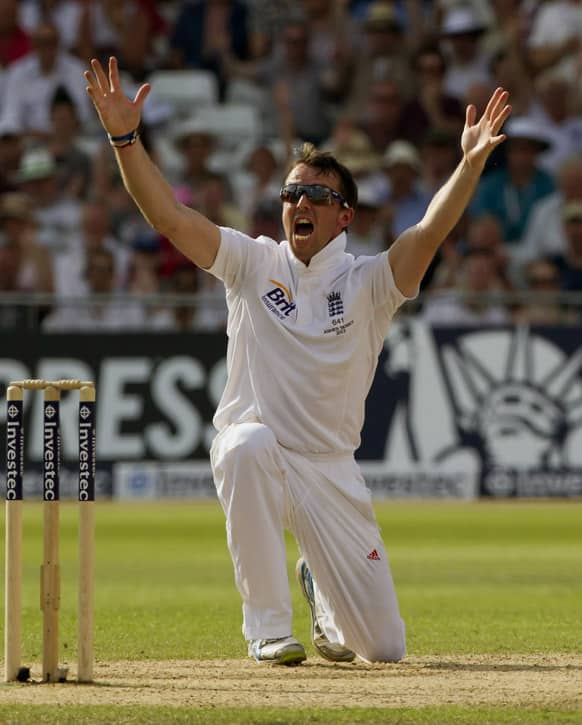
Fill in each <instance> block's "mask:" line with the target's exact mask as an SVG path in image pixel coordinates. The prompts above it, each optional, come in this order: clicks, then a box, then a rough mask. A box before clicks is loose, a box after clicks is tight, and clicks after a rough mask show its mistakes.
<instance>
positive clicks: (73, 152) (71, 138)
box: [47, 86, 91, 199]
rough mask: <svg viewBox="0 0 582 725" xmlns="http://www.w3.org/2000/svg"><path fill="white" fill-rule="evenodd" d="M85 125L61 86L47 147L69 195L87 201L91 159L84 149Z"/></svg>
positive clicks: (55, 101) (61, 187)
mask: <svg viewBox="0 0 582 725" xmlns="http://www.w3.org/2000/svg"><path fill="white" fill-rule="evenodd" d="M80 128H81V125H80V123H79V116H78V114H77V109H76V107H75V104H74V102H73V99H72V98H71V96H70V95H69V93H68V91H67V90H66V88H63V87H61V86H59V87H58V88H57V89H56V91H55V94H54V96H53V99H52V101H51V133H50V135H49V137H48V141H47V148H48V150H49V151H50V153H51V154H52V156H53V158H54V160H55V164H56V166H57V183H58V186H59V188H60V189H64V190H65V193H66V194H67V195H70V196H72V197H74V198H78V199H84V198H85V197H86V196H87V194H88V192H89V186H90V183H91V159H90V157H89V156H88V155H87V154H86V153H85V152H84V151H83V150H82V149H81V148H80V146H79V144H78V140H77V139H78V136H79V130H80Z"/></svg>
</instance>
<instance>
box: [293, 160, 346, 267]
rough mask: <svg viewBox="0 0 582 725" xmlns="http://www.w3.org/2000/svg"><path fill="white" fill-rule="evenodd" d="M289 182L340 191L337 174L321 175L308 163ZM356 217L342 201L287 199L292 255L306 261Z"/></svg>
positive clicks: (299, 168)
mask: <svg viewBox="0 0 582 725" xmlns="http://www.w3.org/2000/svg"><path fill="white" fill-rule="evenodd" d="M285 183H287V184H321V185H323V186H328V187H329V188H330V189H333V190H334V191H337V192H338V193H340V194H341V191H340V180H339V178H338V177H337V176H336V175H335V174H330V175H327V174H321V173H320V172H318V170H317V169H313V168H311V167H310V166H306V165H305V164H299V165H298V166H296V167H295V168H294V169H292V170H291V173H290V174H289V176H288V177H287V179H286V181H285ZM353 216H354V210H353V209H346V208H345V207H342V205H341V204H340V202H339V201H335V200H334V202H333V203H332V204H331V205H329V206H327V205H326V206H319V205H315V204H312V203H311V202H310V201H309V199H308V198H307V196H306V195H305V194H304V195H303V196H302V197H301V198H300V199H299V201H298V202H297V203H296V204H293V203H291V202H284V204H283V229H284V230H285V235H286V237H287V239H288V240H289V244H290V245H291V249H292V250H293V254H294V255H295V256H296V257H297V259H300V260H301V261H302V262H303V263H304V264H309V261H310V259H311V258H312V257H313V256H314V255H315V254H317V253H318V252H319V251H321V250H322V249H323V248H324V247H325V245H326V244H327V243H328V242H330V241H331V240H332V239H334V238H335V237H337V235H338V234H339V233H340V232H341V231H342V230H343V229H344V228H345V227H347V226H348V225H349V224H350V222H351V220H352V218H353Z"/></svg>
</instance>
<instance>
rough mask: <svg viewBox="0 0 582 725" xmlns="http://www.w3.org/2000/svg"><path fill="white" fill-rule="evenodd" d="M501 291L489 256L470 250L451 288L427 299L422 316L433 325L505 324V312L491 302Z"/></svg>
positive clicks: (490, 254)
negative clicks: (456, 280)
mask: <svg viewBox="0 0 582 725" xmlns="http://www.w3.org/2000/svg"><path fill="white" fill-rule="evenodd" d="M502 288H503V284H502V282H501V280H500V279H499V277H498V275H497V272H496V263H495V259H494V256H493V254H492V253H491V252H490V251H489V250H486V249H471V250H469V251H468V252H467V253H466V254H465V255H464V256H463V258H462V259H461V263H460V267H459V278H458V283H457V284H456V286H455V288H453V289H451V290H449V291H447V292H445V293H441V294H439V295H438V296H435V297H430V298H429V299H428V300H427V302H426V303H425V306H424V309H423V312H422V317H423V319H424V320H425V321H426V322H428V323H429V324H431V325H436V326H464V325H474V326H483V325H502V324H505V323H507V322H509V315H508V313H507V310H506V309H505V308H504V307H503V306H501V305H500V304H499V303H498V302H497V301H496V300H495V295H496V294H498V293H499V291H500V290H502Z"/></svg>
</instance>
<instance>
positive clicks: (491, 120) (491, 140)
mask: <svg viewBox="0 0 582 725" xmlns="http://www.w3.org/2000/svg"><path fill="white" fill-rule="evenodd" d="M508 98H509V93H508V92H507V91H505V90H503V88H497V89H496V90H495V92H494V93H493V95H492V96H491V98H490V99H489V103H488V104H487V108H486V109H485V112H484V113H483V115H482V116H481V118H480V119H479V122H478V123H475V121H476V117H477V109H476V108H475V106H473V105H471V106H467V114H466V120H465V128H464V130H463V135H462V137H461V147H462V149H463V153H464V154H465V158H466V159H467V161H468V162H469V163H470V164H471V165H472V166H473V165H475V166H478V165H481V166H482V165H484V164H485V161H486V160H487V157H488V156H489V154H490V153H491V152H492V151H493V149H494V148H495V147H496V146H499V144H500V143H502V142H503V141H505V138H506V136H505V134H499V129H500V128H501V127H502V126H503V124H504V123H505V121H506V120H507V118H508V117H509V114H510V113H511V106H509V105H507V99H508Z"/></svg>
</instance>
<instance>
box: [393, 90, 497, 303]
mask: <svg viewBox="0 0 582 725" xmlns="http://www.w3.org/2000/svg"><path fill="white" fill-rule="evenodd" d="M508 97H509V94H508V93H507V91H504V90H503V88H497V90H496V91H495V92H494V93H493V95H492V96H491V98H490V100H489V103H488V104H487V108H486V109H485V112H484V113H483V116H482V117H481V119H480V120H479V122H478V123H476V114H477V112H476V109H475V106H467V114H466V120H465V128H464V130H463V135H462V137H461V147H462V149H463V158H462V160H461V162H460V163H459V165H458V166H457V168H456V169H455V171H454V172H453V174H452V175H451V177H450V178H449V180H448V181H447V182H446V183H445V185H444V186H443V187H442V188H441V189H439V191H438V192H437V193H436V194H435V195H434V197H433V199H432V201H431V203H430V204H429V206H428V209H427V210H426V213H425V215H424V217H423V218H422V220H421V221H420V222H419V223H418V224H416V225H415V226H413V227H410V229H407V230H406V231H404V232H403V233H402V234H401V235H400V236H399V237H398V239H397V240H396V241H395V242H394V244H393V245H392V247H391V248H390V252H389V257H390V266H391V267H392V272H393V274H394V281H395V282H396V285H397V287H398V289H399V290H400V291H401V292H402V293H403V294H404V295H406V296H411V295H413V294H414V293H415V292H416V290H417V289H418V286H419V284H420V282H421V280H422V278H423V277H424V274H425V272H426V270H427V268H428V266H429V264H430V263H431V261H432V259H433V257H434V255H435V253H436V251H437V249H438V247H439V246H440V244H441V243H442V242H443V240H444V239H445V238H446V237H447V235H448V234H449V232H450V231H451V229H452V228H453V227H454V226H455V224H456V223H457V222H458V221H459V219H460V218H461V215H462V214H463V212H464V210H465V208H466V206H467V204H468V203H469V201H470V199H471V196H472V195H473V192H474V191H475V187H476V186H477V182H478V181H479V177H480V176H481V173H482V172H483V169H484V168H485V162H486V161H487V158H488V157H489V155H490V154H491V152H492V151H493V149H494V148H495V147H496V146H498V145H499V144H500V143H501V142H502V141H504V140H505V135H504V134H501V135H498V134H499V130H500V129H501V127H502V126H503V124H504V123H505V121H506V119H507V118H508V116H509V114H510V113H511V106H508V105H507V99H508Z"/></svg>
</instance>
